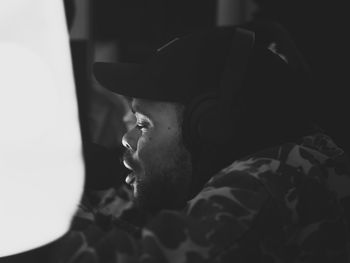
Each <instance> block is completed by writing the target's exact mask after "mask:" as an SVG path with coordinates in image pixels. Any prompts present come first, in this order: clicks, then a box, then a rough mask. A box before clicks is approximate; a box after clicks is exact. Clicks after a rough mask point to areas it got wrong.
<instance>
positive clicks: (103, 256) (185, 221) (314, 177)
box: [55, 134, 350, 263]
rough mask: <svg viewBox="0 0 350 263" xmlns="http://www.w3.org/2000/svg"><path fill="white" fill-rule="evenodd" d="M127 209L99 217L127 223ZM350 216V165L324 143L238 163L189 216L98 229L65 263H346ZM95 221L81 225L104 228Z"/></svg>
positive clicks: (80, 238)
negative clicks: (123, 218)
mask: <svg viewBox="0 0 350 263" xmlns="http://www.w3.org/2000/svg"><path fill="white" fill-rule="evenodd" d="M109 195H110V196H113V194H111V193H109ZM123 200H124V201H123ZM125 200H127V198H126V197H125V196H124V198H122V199H121V200H118V199H117V198H110V200H109V201H108V202H105V203H107V204H106V205H104V206H102V207H100V208H98V210H100V212H101V213H102V214H103V213H104V214H105V215H106V214H111V215H112V217H117V216H118V215H119V214H120V211H119V212H118V209H113V207H114V208H116V207H122V206H123V207H128V202H126V201H125ZM121 204H123V205H122V206H121ZM349 207H350V165H349V162H348V159H347V157H346V155H345V153H344V151H343V150H342V149H340V148H339V147H337V146H336V145H335V144H334V143H333V141H332V140H331V139H330V138H329V137H327V136H326V135H323V134H316V135H313V136H308V137H305V138H304V139H303V142H302V143H300V144H294V143H287V144H284V145H281V146H280V147H274V148H271V149H266V150H264V151H261V152H259V153H256V154H254V155H251V156H248V157H246V158H244V159H241V160H237V161H235V162H233V163H232V164H231V165H229V166H228V167H226V168H225V169H223V170H221V171H220V172H219V173H218V174H216V175H215V176H213V177H212V178H211V179H210V181H208V183H207V184H206V185H205V187H204V188H203V189H202V191H201V192H200V193H198V195H197V196H196V197H195V198H193V199H192V200H190V201H189V202H188V204H187V206H186V208H185V209H184V210H183V211H181V212H177V211H162V212H160V213H159V214H158V215H156V216H155V217H153V218H152V219H151V220H149V221H148V223H147V224H146V225H145V226H144V227H142V228H140V229H138V228H135V229H134V230H132V228H129V226H128V225H127V224H126V225H122V224H118V223H117V224H115V225H114V226H113V227H111V228H108V229H102V228H101V227H98V224H96V223H94V224H87V225H88V226H87V227H85V228H81V229H80V230H79V231H78V230H75V231H73V230H72V231H71V232H70V233H68V234H67V235H66V236H65V237H64V238H63V239H62V240H61V242H60V246H59V247H58V250H57V254H58V255H59V256H58V258H60V259H59V260H57V261H55V262H65V263H66V262H67V263H68V262H89V263H90V262H101V263H109V262H111V263H112V262H113V263H116V262H147V263H148V262H176V263H177V262H191V263H196V262H249V263H250V262H266V263H267V262H269V263H270V262H271V263H273V262H276V263H277V262H281V263H282V262H283V263H287V262H288V263H290V262H308V263H310V262H318V263H320V262H332V263H334V262H336V263H343V262H344V263H345V262H350V241H349V240H350V239H349V222H350V221H349V220H350V208H349ZM88 214H89V213H87V212H85V215H84V212H83V211H80V214H79V215H78V216H80V217H84V216H85V217H86V218H87V219H86V220H87V222H88V221H91V220H94V219H96V218H94V216H93V215H92V214H90V217H89V216H87V215H88ZM95 214H96V213H95ZM113 214H114V215H113Z"/></svg>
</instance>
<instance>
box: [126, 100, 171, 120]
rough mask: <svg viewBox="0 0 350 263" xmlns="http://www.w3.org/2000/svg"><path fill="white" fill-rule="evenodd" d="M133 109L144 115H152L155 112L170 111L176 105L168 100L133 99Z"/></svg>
mask: <svg viewBox="0 0 350 263" xmlns="http://www.w3.org/2000/svg"><path fill="white" fill-rule="evenodd" d="M131 109H132V110H133V112H135V113H140V114H143V115H146V116H148V115H152V114H155V113H169V111H171V110H172V109H174V110H175V106H174V105H173V104H172V103H168V102H159V101H151V100H145V99H132V101H131Z"/></svg>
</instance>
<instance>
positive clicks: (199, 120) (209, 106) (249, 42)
mask: <svg viewBox="0 0 350 263" xmlns="http://www.w3.org/2000/svg"><path fill="white" fill-rule="evenodd" d="M254 42H255V33H254V32H252V31H249V30H246V29H243V28H238V27H237V28H236V30H235V33H234V34H233V36H232V41H231V46H230V48H229V51H228V55H227V58H226V64H225V68H224V70H223V72H222V74H221V76H220V84H219V85H220V86H219V88H220V91H219V96H217V95H215V94H213V93H210V94H209V93H208V94H207V93H206V94H202V95H200V96H198V97H197V98H195V99H194V100H193V102H192V104H191V105H190V106H189V109H188V110H187V114H186V117H185V123H184V126H185V127H184V128H185V129H184V130H185V133H184V134H185V141H186V138H187V144H188V145H189V146H190V148H194V147H198V145H200V144H201V143H210V144H218V143H219V144H220V141H222V142H227V140H229V139H231V138H232V136H233V134H234V126H235V124H234V120H235V119H237V116H234V115H236V112H237V111H235V110H233V106H234V105H233V104H234V103H233V98H234V95H235V93H236V92H237V91H238V90H240V89H241V87H242V85H243V80H244V75H245V71H246V68H247V65H248V61H249V57H250V54H251V50H252V48H253V46H254ZM216 94H217V93H216ZM228 120H229V121H228ZM231 120H233V121H231ZM218 138H221V140H220V141H218ZM223 138H224V140H223Z"/></svg>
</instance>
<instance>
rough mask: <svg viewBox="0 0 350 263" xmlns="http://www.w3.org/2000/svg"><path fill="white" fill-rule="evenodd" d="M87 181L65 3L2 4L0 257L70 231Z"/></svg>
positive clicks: (18, 0) (24, 0) (10, 0)
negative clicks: (84, 182) (84, 179)
mask: <svg viewBox="0 0 350 263" xmlns="http://www.w3.org/2000/svg"><path fill="white" fill-rule="evenodd" d="M83 178H84V166H83V159H82V149H81V137H80V128H79V121H78V109H77V100H76V94H75V87H74V79H73V70H72V65H71V57H70V50H69V39H68V32H67V28H66V20H65V13H64V7H63V1H61V0H49V1H48V0H30V1H28V0H1V1H0V257H4V256H9V255H13V254H17V253H21V252H25V251H28V250H31V249H34V248H38V247H40V246H42V245H45V244H48V243H50V242H52V241H54V240H55V239H58V238H59V237H61V236H62V235H63V234H65V232H66V231H67V230H68V228H69V226H70V223H71V220H72V216H73V214H74V212H75V210H76V208H77V204H78V203H79V201H80V198H81V194H82V189H83Z"/></svg>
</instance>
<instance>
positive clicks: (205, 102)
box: [184, 94, 233, 147]
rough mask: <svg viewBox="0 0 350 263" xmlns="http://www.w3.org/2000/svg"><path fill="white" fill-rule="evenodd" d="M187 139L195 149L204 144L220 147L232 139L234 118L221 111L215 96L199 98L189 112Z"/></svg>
mask: <svg viewBox="0 0 350 263" xmlns="http://www.w3.org/2000/svg"><path fill="white" fill-rule="evenodd" d="M186 115H187V121H186V123H187V124H186V125H185V129H184V130H185V134H186V136H185V138H187V143H188V144H189V145H192V146H193V147H198V146H199V145H202V144H211V145H220V144H223V143H225V142H227V141H228V140H229V138H231V137H232V126H233V125H232V123H231V122H232V121H233V120H232V118H231V116H227V115H228V114H227V113H225V112H222V111H221V106H220V104H219V100H218V98H217V97H216V96H214V95H213V94H205V95H203V96H201V97H199V98H197V99H196V100H195V101H194V102H193V103H192V104H191V106H190V107H188V111H187V114H186Z"/></svg>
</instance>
